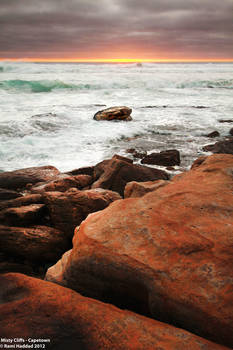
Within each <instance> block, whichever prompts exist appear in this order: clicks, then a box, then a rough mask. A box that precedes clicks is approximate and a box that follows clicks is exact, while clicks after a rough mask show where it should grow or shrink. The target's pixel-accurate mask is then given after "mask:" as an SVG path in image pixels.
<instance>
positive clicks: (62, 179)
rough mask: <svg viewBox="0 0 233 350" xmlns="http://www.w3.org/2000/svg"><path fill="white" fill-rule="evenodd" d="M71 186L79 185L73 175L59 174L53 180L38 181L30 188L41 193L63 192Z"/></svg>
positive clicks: (33, 191) (31, 190)
mask: <svg viewBox="0 0 233 350" xmlns="http://www.w3.org/2000/svg"><path fill="white" fill-rule="evenodd" d="M72 187H79V182H78V181H77V180H76V179H75V177H74V176H70V175H66V174H59V175H58V176H56V177H55V178H54V179H53V180H50V181H46V182H42V183H41V182H39V183H37V184H36V185H34V186H32V187H31V188H30V192H32V193H43V192H50V191H59V192H65V191H67V190H69V189H70V188H72Z"/></svg>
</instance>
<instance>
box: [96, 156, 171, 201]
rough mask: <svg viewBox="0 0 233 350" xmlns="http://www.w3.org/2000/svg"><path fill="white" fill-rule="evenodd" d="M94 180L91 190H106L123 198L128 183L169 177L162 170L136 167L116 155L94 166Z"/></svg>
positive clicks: (129, 161)
mask: <svg viewBox="0 0 233 350" xmlns="http://www.w3.org/2000/svg"><path fill="white" fill-rule="evenodd" d="M94 178H95V182H94V183H93V185H92V188H98V187H101V188H106V189H109V190H112V191H115V192H118V193H119V194H120V195H121V196H123V195H124V189H125V185H126V184H127V183H128V182H131V181H137V182H145V181H155V180H160V179H163V180H168V179H169V175H168V173H166V172H165V171H163V170H158V169H154V168H149V167H146V166H142V165H136V164H133V163H132V160H131V159H128V158H125V157H120V156H117V155H116V156H113V158H112V159H108V160H104V161H103V162H101V163H99V164H97V165H96V166H95V170H94Z"/></svg>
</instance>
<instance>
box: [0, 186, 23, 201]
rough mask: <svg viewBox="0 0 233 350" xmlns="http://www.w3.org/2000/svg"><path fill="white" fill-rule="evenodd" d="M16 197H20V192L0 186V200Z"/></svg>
mask: <svg viewBox="0 0 233 350" xmlns="http://www.w3.org/2000/svg"><path fill="white" fill-rule="evenodd" d="M18 197H22V194H20V193H18V192H16V191H11V190H8V189H6V188H0V201H6V200H10V199H15V198H18Z"/></svg>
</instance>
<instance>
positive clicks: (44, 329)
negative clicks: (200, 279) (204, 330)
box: [0, 274, 226, 350]
mask: <svg viewBox="0 0 233 350" xmlns="http://www.w3.org/2000/svg"><path fill="white" fill-rule="evenodd" d="M0 285H1V289H0V300H1V302H0V329H1V339H3V338H6V339H16V338H18V339H22V338H23V339H25V343H24V344H25V345H27V344H30V345H31V344H33V343H32V342H30V341H28V339H44V341H43V342H42V341H40V343H39V344H44V346H45V349H48V350H49V349H56V350H64V349H68V350H84V349H85V350H159V349H164V350H174V349H177V350H184V349H189V350H202V349H205V350H224V349H226V348H225V347H223V346H221V345H217V344H214V343H212V342H209V341H207V340H205V339H202V338H200V337H197V336H195V335H193V334H190V333H188V332H186V331H184V330H181V329H178V328H175V327H172V326H169V325H165V324H163V323H160V322H158V321H154V320H151V319H149V318H146V317H143V316H139V315H136V314H134V313H132V312H129V311H123V310H120V309H117V308H116V307H114V306H111V305H108V304H103V303H101V302H99V301H97V300H93V299H89V298H85V297H83V296H81V295H80V294H78V293H76V292H74V291H72V290H70V289H67V288H63V287H60V286H58V285H55V284H53V283H48V282H45V281H41V280H39V279H35V278H31V277H26V276H24V275H21V274H7V275H0ZM46 339H48V341H45V340H46ZM4 343H5V342H4V341H2V345H4ZM5 344H6V343H5ZM8 344H9V343H8Z"/></svg>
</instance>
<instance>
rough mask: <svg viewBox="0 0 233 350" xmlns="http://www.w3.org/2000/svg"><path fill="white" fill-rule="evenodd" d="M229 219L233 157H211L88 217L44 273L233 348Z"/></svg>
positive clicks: (232, 205) (232, 238)
mask: <svg viewBox="0 0 233 350" xmlns="http://www.w3.org/2000/svg"><path fill="white" fill-rule="evenodd" d="M232 217H233V156H231V155H212V156H210V157H207V158H206V159H205V160H204V161H203V162H202V163H201V164H200V165H199V166H198V167H195V168H194V169H193V170H190V171H189V172H186V173H183V174H181V175H178V176H176V177H175V178H174V179H173V180H172V181H171V183H170V184H168V185H166V186H163V187H161V188H158V189H157V190H156V191H154V192H151V193H148V194H147V195H145V196H143V197H141V198H128V199H124V200H119V201H116V202H115V203H113V204H112V205H111V206H109V207H108V208H107V209H105V210H103V211H101V212H98V213H94V214H92V215H89V216H88V218H87V219H86V220H85V221H84V222H83V223H82V224H81V226H80V228H79V229H76V232H75V236H74V239H73V249H72V251H71V253H70V254H68V256H66V259H65V261H64V260H63V261H61V262H59V263H58V264H57V266H56V265H55V267H51V268H50V269H49V270H48V272H47V275H46V279H47V280H50V281H53V282H58V283H60V284H62V285H64V286H67V287H69V288H72V289H75V290H76V291H79V292H81V293H84V294H85V295H87V296H90V297H94V298H98V299H100V300H103V301H105V302H111V303H113V304H116V305H119V306H121V307H123V308H128V309H133V310H135V311H138V312H141V313H144V314H147V315H150V316H151V317H153V318H155V319H159V320H161V321H165V322H167V323H170V324H173V325H176V326H179V327H182V328H184V329H186V330H189V331H192V332H193V333H196V334H198V335H201V336H203V337H206V338H208V339H210V340H213V341H216V342H218V343H221V344H225V345H227V346H233V322H232V317H233V293H232V266H233V261H232V256H233V221H232ZM63 262H64V264H63Z"/></svg>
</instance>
